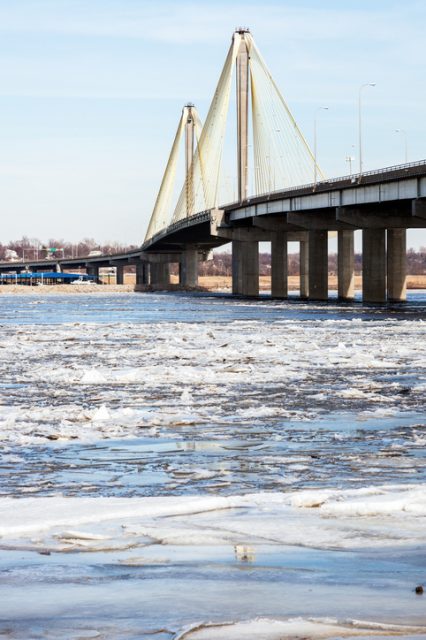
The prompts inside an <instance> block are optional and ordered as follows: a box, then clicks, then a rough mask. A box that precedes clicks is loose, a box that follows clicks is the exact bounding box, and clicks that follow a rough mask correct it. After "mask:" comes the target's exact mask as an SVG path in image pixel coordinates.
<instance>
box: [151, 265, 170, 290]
mask: <svg viewBox="0 0 426 640" xmlns="http://www.w3.org/2000/svg"><path fill="white" fill-rule="evenodd" d="M169 284H170V266H169V263H168V262H158V263H156V262H152V263H151V285H152V286H154V287H164V288H167V287H168V286H169Z"/></svg>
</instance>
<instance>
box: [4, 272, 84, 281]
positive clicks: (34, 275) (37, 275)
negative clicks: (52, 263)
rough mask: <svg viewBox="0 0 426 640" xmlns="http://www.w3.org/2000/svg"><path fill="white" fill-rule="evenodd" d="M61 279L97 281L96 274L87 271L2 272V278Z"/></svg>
mask: <svg viewBox="0 0 426 640" xmlns="http://www.w3.org/2000/svg"><path fill="white" fill-rule="evenodd" d="M42 279H43V280H61V281H62V282H72V281H73V280H90V281H94V282H96V276H92V275H88V274H86V273H63V272H57V271H22V272H21V273H2V274H0V281H2V280H14V281H16V280H42Z"/></svg>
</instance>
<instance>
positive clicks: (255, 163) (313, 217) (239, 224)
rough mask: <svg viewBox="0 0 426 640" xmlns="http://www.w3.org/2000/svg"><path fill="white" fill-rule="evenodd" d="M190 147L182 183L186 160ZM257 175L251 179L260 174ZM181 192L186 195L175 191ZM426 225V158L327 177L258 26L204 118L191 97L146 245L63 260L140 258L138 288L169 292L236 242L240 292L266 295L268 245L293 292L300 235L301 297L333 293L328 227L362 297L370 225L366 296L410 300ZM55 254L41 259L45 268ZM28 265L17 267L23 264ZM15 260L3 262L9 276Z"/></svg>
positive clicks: (229, 61)
mask: <svg viewBox="0 0 426 640" xmlns="http://www.w3.org/2000/svg"><path fill="white" fill-rule="evenodd" d="M234 77H235V79H236V119H237V127H236V128H237V136H236V138H237V140H236V143H237V144H236V158H237V177H238V194H237V198H236V201H235V202H233V203H231V204H224V203H223V202H221V200H220V199H221V193H222V191H223V190H222V189H221V187H222V186H223V183H224V177H223V172H222V170H221V169H222V164H223V152H224V144H225V139H226V131H227V123H228V119H229V118H228V113H229V109H230V101H231V92H232V86H233V79H234ZM182 146H183V147H184V155H185V166H184V179H183V184H180V185H179V184H178V181H177V175H178V164H179V157H180V155H181V147H182ZM249 175H252V176H253V179H252V182H251V183H250V181H249ZM176 189H178V196H177V201H176V202H174V194H175V192H176ZM222 197H223V196H222ZM425 227H426V161H422V162H418V163H413V164H410V165H401V166H397V167H388V168H385V169H381V170H378V171H373V172H367V173H362V174H357V175H352V176H348V177H345V178H336V179H326V178H325V176H324V174H323V173H322V171H321V168H320V167H319V166H318V164H317V161H316V157H315V155H314V154H313V153H312V151H311V150H310V148H309V146H308V144H307V142H306V140H305V138H304V136H303V134H302V132H301V131H300V129H299V127H298V126H297V123H296V121H295V119H294V117H293V115H292V113H291V111H290V109H289V107H288V105H287V103H286V101H285V99H284V98H283V96H282V95H281V93H280V91H279V89H278V87H277V85H276V83H275V82H274V80H273V78H272V76H271V74H270V72H269V70H268V68H267V66H266V63H265V61H264V60H263V58H262V56H261V54H260V52H259V50H258V48H257V46H256V44H255V42H254V40H253V37H252V35H251V33H250V32H249V30H248V29H242V28H240V29H237V30H236V31H235V33H234V34H233V38H232V42H231V46H230V48H229V51H228V54H227V57H226V60H225V64H224V66H223V69H222V73H221V75H220V78H219V81H218V84H217V87H216V90H215V93H214V96H213V100H212V102H211V105H210V109H209V111H208V114H207V117H206V120H205V122H204V124H202V122H201V120H200V117H199V115H198V112H197V109H196V107H195V106H194V105H192V104H187V105H185V107H184V108H183V110H182V114H181V117H180V120H179V123H178V127H177V131H176V135H175V138H174V141H173V144H172V148H171V152H170V156H169V158H168V162H167V165H166V169H165V172H164V176H163V179H162V182H161V186H160V189H159V193H158V196H157V199H156V202H155V206H154V210H153V213H152V216H151V219H150V222H149V225H148V229H147V232H146V236H145V240H144V243H143V245H142V246H141V248H140V249H138V250H137V251H133V252H130V253H126V254H120V255H116V256H96V257H93V258H78V259H73V260H59V261H53V262H52V264H55V265H57V268H69V267H71V268H72V267H73V266H74V267H76V266H84V267H86V268H87V270H88V272H89V273H92V274H95V275H96V274H97V273H98V270H99V267H101V266H111V265H113V266H116V267H117V281H118V282H123V269H124V267H125V266H126V265H129V264H132V265H136V275H137V286H138V287H140V288H142V289H145V288H147V287H149V288H151V289H166V288H168V287H169V282H170V264H171V263H179V274H180V275H179V282H180V285H181V286H182V287H183V288H193V287H196V286H197V283H198V263H199V261H200V260H205V259H207V257H208V254H209V252H210V250H211V249H213V248H215V247H218V246H221V245H223V244H226V243H228V242H231V243H232V290H233V293H235V294H237V295H246V296H256V295H258V292H259V260H258V251H259V242H270V243H271V256H272V263H271V295H272V296H274V297H282V298H285V297H286V296H287V243H288V242H299V243H300V295H301V297H304V298H308V299H312V300H326V299H327V297H328V234H329V232H331V231H333V232H337V237H338V293H339V297H340V299H344V300H350V299H352V298H353V296H354V231H355V230H357V229H361V230H362V237H363V240H362V254H363V300H364V301H366V302H384V301H386V300H393V301H401V300H404V299H405V297H406V269H405V262H406V230H407V229H409V228H425ZM47 264H48V263H47V261H42V262H41V263H36V262H34V261H33V262H32V263H31V267H32V268H34V269H38V268H40V267H41V266H42V267H43V268H44V267H46V266H47ZM25 266H29V265H28V263H27V264H24V263H22V264H19V263H15V264H14V268H24V267H25ZM7 267H8V268H10V263H8V264H7V266H6V264H5V263H3V264H0V272H2V271H4V270H5V269H6V268H7Z"/></svg>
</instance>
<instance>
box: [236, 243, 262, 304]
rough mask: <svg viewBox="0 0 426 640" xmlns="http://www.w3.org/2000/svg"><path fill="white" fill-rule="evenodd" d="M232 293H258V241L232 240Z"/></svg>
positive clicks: (256, 294)
mask: <svg viewBox="0 0 426 640" xmlns="http://www.w3.org/2000/svg"><path fill="white" fill-rule="evenodd" d="M232 293H233V294H235V295H242V296H258V295H259V242H258V241H256V240H248V241H241V240H233V241H232Z"/></svg>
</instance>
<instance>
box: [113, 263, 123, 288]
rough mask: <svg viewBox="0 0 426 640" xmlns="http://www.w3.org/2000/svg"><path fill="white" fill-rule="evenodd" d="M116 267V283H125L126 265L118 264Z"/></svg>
mask: <svg viewBox="0 0 426 640" xmlns="http://www.w3.org/2000/svg"><path fill="white" fill-rule="evenodd" d="M115 269H116V272H115V273H116V276H115V282H116V284H124V266H123V265H117V266H116V267H115Z"/></svg>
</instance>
